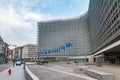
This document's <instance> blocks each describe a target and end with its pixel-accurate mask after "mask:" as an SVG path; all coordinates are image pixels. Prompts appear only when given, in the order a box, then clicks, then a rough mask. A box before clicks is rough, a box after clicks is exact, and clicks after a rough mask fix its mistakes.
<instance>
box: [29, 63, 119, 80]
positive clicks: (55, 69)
mask: <svg viewBox="0 0 120 80" xmlns="http://www.w3.org/2000/svg"><path fill="white" fill-rule="evenodd" d="M85 66H88V68H90V69H94V70H99V71H103V72H107V73H112V74H115V76H116V80H120V66H115V65H114V66H111V65H103V67H97V66H95V65H85ZM79 67H80V65H79V64H77V65H76V64H67V63H66V64H65V63H50V64H48V65H47V64H46V65H28V68H29V69H30V70H31V71H32V72H33V73H34V74H35V75H36V76H37V77H39V78H40V80H79V77H77V76H73V75H69V73H70V74H71V73H72V74H75V75H79V76H84V77H90V76H88V75H86V74H85V73H83V72H81V71H80V69H79ZM64 72H65V73H64Z"/></svg>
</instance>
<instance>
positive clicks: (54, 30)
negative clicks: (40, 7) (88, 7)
mask: <svg viewBox="0 0 120 80" xmlns="http://www.w3.org/2000/svg"><path fill="white" fill-rule="evenodd" d="M66 45H67V46H66ZM38 52H39V55H60V56H78V55H85V54H90V40H89V27H88V16H87V14H85V15H83V16H81V17H80V18H74V19H66V20H54V21H43V22H38Z"/></svg>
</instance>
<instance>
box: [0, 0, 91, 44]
mask: <svg viewBox="0 0 120 80" xmlns="http://www.w3.org/2000/svg"><path fill="white" fill-rule="evenodd" d="M88 6H89V0H0V26H1V28H0V35H1V36H2V38H3V40H4V41H5V42H7V43H8V44H14V45H17V46H22V45H25V44H29V43H32V44H35V43H36V41H37V40H36V39H37V22H38V21H45V20H52V19H61V18H71V17H76V16H80V15H82V14H84V13H85V12H87V10H88Z"/></svg>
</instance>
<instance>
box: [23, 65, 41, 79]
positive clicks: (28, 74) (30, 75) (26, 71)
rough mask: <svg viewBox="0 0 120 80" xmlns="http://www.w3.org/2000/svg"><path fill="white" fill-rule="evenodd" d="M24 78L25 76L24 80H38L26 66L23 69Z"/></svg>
mask: <svg viewBox="0 0 120 80" xmlns="http://www.w3.org/2000/svg"><path fill="white" fill-rule="evenodd" d="M24 72H25V76H26V80H40V79H39V78H38V77H37V76H35V75H34V74H33V73H32V72H31V71H30V70H29V69H28V67H27V66H26V67H25V71H24Z"/></svg>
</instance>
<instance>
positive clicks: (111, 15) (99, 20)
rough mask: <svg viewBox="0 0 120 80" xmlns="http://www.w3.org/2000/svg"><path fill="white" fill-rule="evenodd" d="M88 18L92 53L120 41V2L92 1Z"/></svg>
mask: <svg viewBox="0 0 120 80" xmlns="http://www.w3.org/2000/svg"><path fill="white" fill-rule="evenodd" d="M88 16H89V24H90V39H91V50H92V53H96V52H98V51H100V50H101V49H103V48H105V47H107V46H109V45H111V44H113V43H115V42H116V41H118V40H120V0H90V5H89V11H88Z"/></svg>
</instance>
